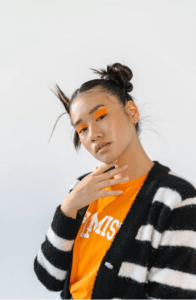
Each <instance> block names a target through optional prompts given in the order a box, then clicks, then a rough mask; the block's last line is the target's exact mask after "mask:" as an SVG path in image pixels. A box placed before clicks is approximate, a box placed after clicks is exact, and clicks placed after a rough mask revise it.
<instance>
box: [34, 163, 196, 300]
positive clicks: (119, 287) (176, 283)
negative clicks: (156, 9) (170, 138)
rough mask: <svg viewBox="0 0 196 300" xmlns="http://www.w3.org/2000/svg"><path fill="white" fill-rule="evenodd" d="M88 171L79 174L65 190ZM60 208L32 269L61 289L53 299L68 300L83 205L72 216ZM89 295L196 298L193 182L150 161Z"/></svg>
mask: <svg viewBox="0 0 196 300" xmlns="http://www.w3.org/2000/svg"><path fill="white" fill-rule="evenodd" d="M112 168H114V167H112ZM88 174H89V173H87V174H84V175H82V176H80V177H78V178H77V179H76V180H75V181H74V182H73V185H72V186H71V188H70V190H69V192H71V191H72V189H73V188H74V187H75V186H76V185H77V184H78V183H79V182H80V181H81V180H82V179H83V178H84V177H85V176H86V175H88ZM60 206H61V205H59V206H58V207H57V209H56V211H55V214H54V217H53V221H52V223H51V226H50V227H49V229H48V231H47V234H46V237H45V240H44V241H43V243H42V244H41V247H40V249H39V252H38V254H37V256H36V257H35V259H34V271H35V273H36V275H37V277H38V279H39V280H40V281H41V283H42V284H43V285H44V286H45V287H46V288H47V289H49V290H51V291H61V292H60V293H59V296H58V298H57V299H71V295H70V292H69V279H70V272H71V264H72V254H73V244H74V240H75V238H76V235H77V232H78V230H79V228H80V225H81V222H82V218H83V216H84V214H85V212H86V209H87V207H88V206H86V207H84V208H82V209H80V210H79V211H78V214H77V218H76V219H73V218H70V217H67V216H65V215H64V214H62V212H61V210H60ZM84 255H85V253H84ZM92 299H196V188H195V186H194V185H193V184H192V183H190V182H189V181H187V180H186V179H184V178H182V177H181V176H179V175H177V174H176V173H174V172H172V171H171V170H170V169H169V168H168V167H167V166H164V165H162V164H160V163H159V162H158V161H154V165H153V167H152V169H151V170H150V172H149V174H148V175H147V178H146V179H145V181H144V183H143V185H142V187H141V189H140V191H139V192H138V194H137V197H136V199H135V201H134V203H133V205H132V207H131V209H130V211H129V212H128V214H127V216H126V218H125V220H124V222H123V223H122V226H121V227H120V229H119V231H118V232H117V234H116V236H115V239H114V241H113V242H112V244H111V247H110V248H109V249H108V251H107V253H106V255H105V256H104V258H103V260H102V262H101V264H100V267H99V270H98V273H97V276H96V278H95V282H94V286H93V291H92Z"/></svg>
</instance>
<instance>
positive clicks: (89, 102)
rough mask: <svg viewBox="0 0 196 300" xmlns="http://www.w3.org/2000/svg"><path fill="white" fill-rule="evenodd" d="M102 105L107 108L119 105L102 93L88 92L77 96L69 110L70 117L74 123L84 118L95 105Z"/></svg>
mask: <svg viewBox="0 0 196 300" xmlns="http://www.w3.org/2000/svg"><path fill="white" fill-rule="evenodd" d="M99 104H103V105H107V106H108V107H111V106H114V105H119V103H118V100H117V99H116V97H115V96H113V95H109V94H106V93H104V92H95V91H89V92H88V93H86V94H82V95H79V96H77V97H76V98H75V99H74V101H73V103H72V104H71V108H70V115H71V119H72V122H73V123H74V122H75V121H77V120H78V119H79V118H82V117H85V115H87V114H88V112H89V111H90V110H91V109H92V108H93V107H95V106H96V105H99Z"/></svg>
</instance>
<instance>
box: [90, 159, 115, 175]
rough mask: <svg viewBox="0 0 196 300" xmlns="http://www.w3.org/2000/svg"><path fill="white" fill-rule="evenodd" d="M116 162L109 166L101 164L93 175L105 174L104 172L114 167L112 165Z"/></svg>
mask: <svg viewBox="0 0 196 300" xmlns="http://www.w3.org/2000/svg"><path fill="white" fill-rule="evenodd" d="M116 162H117V160H115V161H114V162H113V163H111V164H103V165H101V166H100V167H96V168H95V171H94V173H96V175H99V174H102V173H103V172H105V171H106V170H108V169H110V168H111V167H112V166H114V164H115V163H116Z"/></svg>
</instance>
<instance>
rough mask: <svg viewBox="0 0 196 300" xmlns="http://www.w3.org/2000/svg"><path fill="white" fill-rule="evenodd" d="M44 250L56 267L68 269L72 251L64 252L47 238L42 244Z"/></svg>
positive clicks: (47, 257) (46, 256)
mask: <svg viewBox="0 0 196 300" xmlns="http://www.w3.org/2000/svg"><path fill="white" fill-rule="evenodd" d="M41 249H42V252H43V254H44V256H45V258H46V259H47V260H48V261H49V262H50V263H51V264H52V265H54V266H55V267H56V268H58V269H61V270H68V268H69V264H70V259H71V255H72V251H68V252H64V251H61V250H59V249H57V248H55V247H54V246H53V245H52V244H51V243H50V241H49V240H48V239H47V237H46V240H45V242H44V243H43V244H42V245H41Z"/></svg>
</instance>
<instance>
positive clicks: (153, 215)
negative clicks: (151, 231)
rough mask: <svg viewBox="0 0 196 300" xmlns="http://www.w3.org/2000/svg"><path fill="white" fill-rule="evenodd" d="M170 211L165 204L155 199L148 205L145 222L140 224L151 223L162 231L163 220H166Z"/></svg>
mask: <svg viewBox="0 0 196 300" xmlns="http://www.w3.org/2000/svg"><path fill="white" fill-rule="evenodd" d="M170 212H171V209H170V208H169V207H168V206H167V205H165V204H164V203H162V202H159V201H155V202H153V203H152V206H151V207H150V211H149V213H148V214H147V219H146V222H145V224H142V225H149V224H150V225H153V227H154V228H155V229H156V230H157V231H159V232H160V233H162V232H163V231H164V229H165V228H164V225H165V221H166V220H167V218H168V215H169V214H170Z"/></svg>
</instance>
